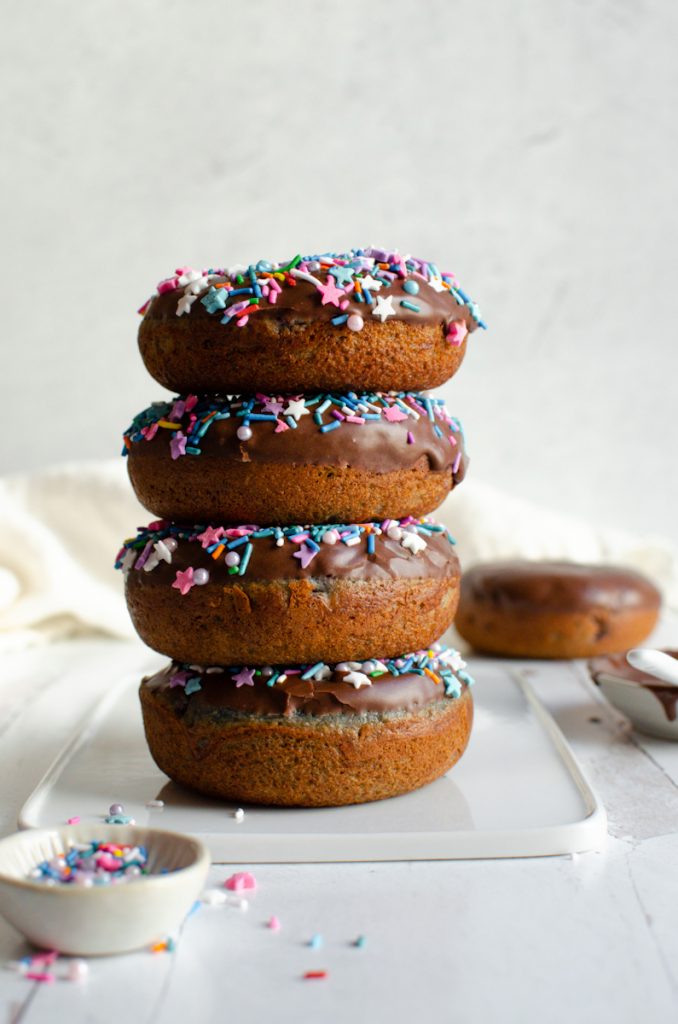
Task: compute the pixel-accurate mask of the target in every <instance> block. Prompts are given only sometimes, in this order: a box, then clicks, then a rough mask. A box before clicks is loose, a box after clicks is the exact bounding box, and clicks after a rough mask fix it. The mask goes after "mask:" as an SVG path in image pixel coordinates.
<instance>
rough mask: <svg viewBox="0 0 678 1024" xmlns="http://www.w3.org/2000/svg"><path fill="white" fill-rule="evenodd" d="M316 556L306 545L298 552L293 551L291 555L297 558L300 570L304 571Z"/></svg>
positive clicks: (315, 552)
mask: <svg viewBox="0 0 678 1024" xmlns="http://www.w3.org/2000/svg"><path fill="white" fill-rule="evenodd" d="M317 554H318V552H317V551H314V550H313V548H309V547H307V546H306V544H302V545H301V547H300V548H299V550H298V551H295V552H294V554H293V555H292V557H293V558H298V559H299V561H300V562H301V568H302V569H305V568H306V567H307V566H308V565H309V564H310V563H311V562H312V561H313V559H314V558H315V556H316V555H317Z"/></svg>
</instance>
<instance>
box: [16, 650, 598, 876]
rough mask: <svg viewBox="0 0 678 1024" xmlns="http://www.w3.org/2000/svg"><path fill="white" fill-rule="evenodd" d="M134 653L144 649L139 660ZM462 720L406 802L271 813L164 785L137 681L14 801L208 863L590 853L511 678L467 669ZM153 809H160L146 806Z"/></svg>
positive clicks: (550, 731)
mask: <svg viewBox="0 0 678 1024" xmlns="http://www.w3.org/2000/svg"><path fill="white" fill-rule="evenodd" d="M146 657H147V652H146ZM470 668H471V671H472V673H473V675H474V676H475V678H476V680H477V685H476V687H475V688H474V691H473V692H474V700H475V707H476V713H475V723H474V728H473V734H472V737H471V742H470V744H469V748H468V750H467V752H466V754H465V755H464V757H463V758H462V760H461V761H460V762H459V764H458V765H457V766H456V767H455V768H454V769H453V770H452V771H451V772H450V773H449V775H447V776H445V777H443V778H442V779H439V780H438V781H437V782H434V783H432V784H431V785H429V786H426V787H424V788H423V789H421V790H418V791H417V792H415V793H410V794H407V795H406V796H402V797H396V798H395V799H391V800H383V801H380V802H378V803H372V804H365V805H361V806H356V807H341V808H320V809H311V810H308V809H300V810H295V809H282V808H277V809H276V808H270V807H246V808H245V812H246V813H245V818H244V820H243V821H242V822H240V823H239V822H237V821H236V820H235V818H234V816H233V810H234V805H228V804H224V803H220V802H217V801H215V800H211V799H208V798H205V797H201V796H199V795H197V794H195V793H191V792H189V791H187V790H184V789H182V788H181V787H179V786H177V785H175V784H174V783H172V782H170V781H169V780H168V779H167V778H166V776H164V775H163V774H162V773H161V772H160V771H159V770H158V769H157V768H156V766H155V764H154V763H153V761H152V759H151V757H150V754H149V753H148V750H147V748H146V743H145V740H144V736H143V729H142V724H141V714H140V710H139V706H138V697H137V692H136V691H137V687H138V684H139V675H138V674H137V675H135V676H134V677H133V678H129V677H126V678H124V679H122V680H120V681H119V682H118V683H117V684H116V685H115V686H114V687H113V688H111V689H110V690H109V691H108V693H107V694H106V696H105V697H104V698H103V699H102V700H101V701H100V702H99V704H98V705H97V706H96V707H95V709H94V711H93V712H92V714H91V715H90V717H89V718H88V720H87V721H86V723H85V725H84V726H83V727H82V728H81V729H80V730H79V731H78V733H77V734H76V735H75V736H74V737H73V739H72V740H71V741H70V743H69V744H68V745H67V746H66V747H65V748H64V749H63V751H62V752H61V753H60V754H59V756H58V757H57V758H56V760H55V761H54V763H53V764H52V766H51V767H50V768H49V770H48V771H47V773H46V774H45V776H44V778H43V779H42V781H41V782H40V783H39V785H38V786H37V787H36V789H35V790H34V792H33V793H32V795H31V796H30V797H29V799H28V800H27V802H26V803H25V804H24V806H23V808H22V810H21V813H20V816H19V826H20V827H21V828H31V827H45V826H47V825H54V824H61V823H63V822H65V821H66V820H67V819H68V818H71V817H74V816H76V815H77V816H79V817H80V818H81V820H82V821H83V822H86V821H97V820H103V815H105V814H106V813H107V810H108V807H109V805H110V804H111V803H112V802H115V803H121V804H123V805H124V807H125V812H126V814H128V815H131V816H132V817H134V819H135V820H136V822H137V824H139V825H154V826H157V827H161V828H165V829H171V830H176V831H181V832H188V833H191V834H193V835H195V836H197V837H199V838H200V839H202V840H203V841H204V842H206V843H207V844H208V846H209V848H210V850H211V853H212V859H213V861H215V862H217V863H246V862H250V863H252V862H257V863H261V862H292V861H297V862H303V861H371V860H384V861H386V860H432V859H462V858H490V857H535V856H545V855H553V854H566V853H575V852H582V851H585V850H592V849H600V848H601V847H602V846H603V845H604V842H605V838H606V827H607V825H606V815H605V811H604V809H603V807H602V805H601V803H600V802H599V800H598V799H597V797H596V795H595V793H594V792H593V790H592V789H591V787H590V785H589V783H588V782H587V780H586V778H585V776H584V774H583V772H582V770H581V768H580V767H579V765H578V763H577V761H576V760H575V758H574V755H573V753H572V751H571V750H570V748H569V746H568V745H567V743H566V741H565V739H564V738H563V736H562V733H561V732H560V730H559V729H558V727H557V726H556V725H555V723H554V721H553V719H552V718H551V717H550V715H549V714H548V712H547V711H546V710H545V709H544V707H543V706H542V704H541V703H540V702H539V700H538V699H537V697H536V696H535V694H534V691H533V690H532V688H531V686H530V684H529V683H528V682H527V680H526V678H525V677H524V675H523V674H522V673H521V672H520V671H519V670H516V669H514V668H511V667H510V665H509V664H507V663H505V662H504V663H502V662H499V661H489V660H475V661H472V663H471V665H470ZM155 799H160V800H162V801H164V808H163V809H162V810H153V809H149V808H147V807H146V803H147V801H149V800H155Z"/></svg>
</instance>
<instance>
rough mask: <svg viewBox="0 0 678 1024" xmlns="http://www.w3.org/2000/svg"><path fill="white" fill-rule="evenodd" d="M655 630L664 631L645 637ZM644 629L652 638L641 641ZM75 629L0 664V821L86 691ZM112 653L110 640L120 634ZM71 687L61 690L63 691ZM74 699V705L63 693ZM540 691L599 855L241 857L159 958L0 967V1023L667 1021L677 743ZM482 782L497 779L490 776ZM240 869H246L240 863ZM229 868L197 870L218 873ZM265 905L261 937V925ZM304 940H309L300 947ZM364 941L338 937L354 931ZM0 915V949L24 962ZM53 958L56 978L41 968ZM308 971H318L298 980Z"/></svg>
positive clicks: (579, 686) (5, 821) (578, 688)
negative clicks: (578, 773)
mask: <svg viewBox="0 0 678 1024" xmlns="http://www.w3.org/2000/svg"><path fill="white" fill-rule="evenodd" d="M670 632H671V631H666V632H665V640H668V639H669V637H670ZM659 639H661V637H660V638H659ZM95 643H96V642H95V641H80V642H74V643H72V644H70V645H63V644H61V645H57V646H55V647H43V648H40V649H34V650H31V651H28V652H25V653H22V654H13V655H9V656H6V657H5V658H4V659H3V671H2V673H1V675H0V830H1V831H2V834H7V833H9V832H11V831H13V829H14V827H15V821H16V816H17V813H18V810H19V808H20V806H21V805H22V803H23V801H24V800H25V798H26V797H27V796H28V794H29V792H30V791H31V790H32V788H33V786H34V785H35V784H36V783H37V781H38V780H39V778H40V777H41V775H42V774H43V772H44V770H45V769H46V767H47V765H48V764H49V762H50V761H51V759H52V758H53V757H54V755H55V754H56V753H57V752H58V750H59V748H60V747H61V745H62V744H63V742H64V741H65V740H66V739H67V737H68V736H69V734H70V733H71V732H72V730H73V728H74V726H75V724H76V723H77V721H78V719H79V718H80V717H81V716H82V715H83V714H84V713H86V711H87V709H88V707H89V706H91V704H92V703H93V702H94V701H95V700H96V698H97V696H98V695H99V693H100V690H101V680H97V679H96V678H90V677H89V673H87V678H82V675H83V673H82V672H81V674H80V678H78V670H77V666H78V661H79V659H81V656H82V654H83V653H88V654H89V661H90V663H91V653H92V649H93V648H92V645H93V644H95ZM120 652H121V653H120V657H121V659H122V660H123V661H124V657H125V648H124V645H123V646H121V647H120ZM74 683H75V684H77V690H74ZM74 692H79V693H82V694H85V693H86V695H87V696H86V699H84V700H82V699H81V700H78V701H77V702H76V701H75V699H74ZM540 697H541V698H542V700H543V701H544V703H545V704H546V705H547V706H549V708H550V710H551V712H552V713H553V715H554V717H555V719H556V721H557V722H558V724H559V725H560V727H561V729H562V730H563V732H564V733H565V735H566V737H567V738H568V740H569V741H570V743H571V745H572V747H573V749H574V750H575V753H576V754H577V756H578V757H579V759H580V761H581V763H582V765H583V766H584V768H585V769H586V771H587V772H588V774H589V777H590V778H591V781H592V782H593V784H594V785H595V786H596V787H597V789H598V792H599V794H600V795H601V796H602V798H603V800H604V802H605V805H606V808H607V811H608V815H609V824H610V838H609V843H608V845H607V849H606V850H605V852H604V853H590V854H582V855H579V856H576V857H550V858H535V859H531V860H527V859H526V860H504V861H453V862H419V863H387V864H379V863H377V864H324V865H309V864H306V865H274V864H271V865H258V866H257V867H256V868H255V869H254V870H255V874H256V877H257V880H258V883H259V889H258V892H257V893H256V894H255V895H254V896H253V897H252V899H251V900H250V904H249V909H248V910H247V912H242V911H240V910H237V909H235V908H232V907H208V906H203V907H202V908H201V909H200V910H199V911H198V912H197V913H195V914H194V915H192V916H191V917H189V919H188V920H187V922H186V923H185V925H184V928H183V930H182V933H181V935H180V936H179V940H178V942H177V944H176V948H175V950H174V951H173V952H160V953H151V952H147V951H142V952H139V953H136V954H133V955H129V956H124V957H117V958H104V959H98V960H91V961H89V976H88V978H87V980H86V981H84V982H81V983H74V982H69V981H65V980H63V981H61V980H59V981H57V982H56V983H54V984H50V985H47V984H40V983H39V982H32V981H29V980H27V979H26V978H25V977H23V976H21V975H20V974H18V973H15V972H12V971H10V970H7V971H3V972H2V973H1V974H0V1020H7V1021H13V1022H17V1021H22V1022H26V1021H28V1022H30V1024H38V1022H50V1024H53V1022H55V1021H62V1020H68V1021H69V1024H80V1022H85V1021H86V1022H88V1024H98V1022H101V1024H104V1022H110V1021H115V1020H125V1021H132V1022H137V1021H138V1022H142V1024H151V1022H155V1021H163V1022H167V1024H173V1022H175V1021H176V1022H182V1024H184V1022H185V1021H186V1020H187V1019H190V1020H195V1021H208V1022H211V1021H215V1022H216V1021H221V1020H225V1019H230V1020H233V1021H237V1022H238V1024H246V1022H249V1021H257V1022H258V1021H262V1020H265V1019H267V1018H268V1017H275V1019H276V1021H279V1022H281V1024H285V1022H288V1021H289V1022H292V1021H295V1022H298V1021H306V1020H322V1021H323V1022H324V1024H332V1022H335V1021H337V1022H338V1021H342V1022H343V1021H351V1022H352V1024H356V1022H361V1021H374V1020H382V1019H384V1020H385V1019H387V1020H388V1021H389V1024H400V1022H403V1024H404V1022H408V1024H409V1022H411V1020H412V1018H413V1017H414V1016H421V1015H422V1013H423V1014H425V1016H426V1019H429V1020H434V1019H435V1020H443V1021H446V1020H450V1021H452V1020H454V1021H455V1022H476V1021H478V1022H481V1021H482V1022H483V1024H487V1022H492V1021H495V1020H496V1021H499V1020H501V1021H502V1022H512V1021H516V1022H518V1021H520V1022H521V1024H524V1022H529V1021H532V1020H536V1019H539V1018H541V1017H542V1016H544V1015H545V1016H546V1017H547V1019H548V1020H549V1022H550V1024H557V1022H560V1021H567V1022H568V1024H569V1022H570V1021H572V1020H576V1021H577V1022H578V1024H581V1022H587V1021H596V1022H597V1024H601V1022H605V1021H614V1022H615V1024H623V1022H627V1021H628V1022H634V1024H635V1022H636V1021H638V1020H641V1019H642V1020H648V1021H652V1022H663V1021H674V1020H675V1018H676V1011H677V1010H678V929H676V928H675V907H676V904H677V902H678V874H677V873H676V870H675V864H676V861H677V859H678V746H677V745H673V744H671V743H667V742H662V741H659V740H651V739H649V738H645V737H640V736H638V735H636V734H634V733H632V732H631V731H630V729H629V727H628V724H627V723H626V722H625V721H624V720H623V719H622V718H621V717H620V716H619V715H618V713H617V712H615V711H614V710H613V709H611V708H610V707H609V706H608V705H606V704H605V703H604V702H603V701H602V698H601V697H600V696H599V695H598V693H597V692H596V691H595V690H594V689H593V688H592V687H590V686H588V685H587V684H586V682H585V681H584V679H583V677H582V678H581V680H577V679H576V678H575V677H573V680H572V684H571V687H570V689H569V690H568V692H567V693H566V695H565V696H563V691H562V688H559V691H558V699H557V701H554V700H551V701H550V700H549V695H548V694H547V693H545V692H544V691H543V689H542V691H541V692H540ZM498 784H500V782H499V780H498ZM243 867H247V865H243ZM232 870H233V868H232V867H227V866H220V867H214V868H213V869H212V875H211V881H212V883H213V884H217V885H218V884H221V883H222V882H223V881H224V879H225V878H226V877H227V876H228V874H230V873H231V872H232ZM271 915H276V916H277V917H278V918H279V919H280V922H281V925H282V927H281V930H280V931H278V932H274V931H271V930H269V929H268V928H267V927H266V922H267V921H268V919H269V918H270V917H271ZM314 934H320V935H321V936H322V946H321V948H319V949H312V948H310V947H309V945H308V941H309V939H310V938H311V936H313V935H314ZM359 935H364V936H365V945H364V946H363V947H362V948H358V947H356V946H355V945H354V940H355V939H356V938H357V936H359ZM28 952H29V950H28V947H27V946H26V945H25V943H24V942H23V940H22V939H21V938H20V937H19V936H18V935H17V934H16V933H15V932H14V931H13V930H12V929H11V928H10V927H9V925H6V924H5V923H4V922H3V921H2V920H1V919H0V961H2V962H3V963H4V964H8V963H10V962H11V961H15V960H16V959H17V958H19V957H21V956H24V955H26V954H27V953H28ZM65 966H66V961H64V965H63V968H60V965H59V963H57V974H58V973H59V970H60V969H64V968H65ZM309 970H321V971H322V970H324V971H327V977H325V978H322V979H318V980H304V979H303V974H304V973H305V972H306V971H309Z"/></svg>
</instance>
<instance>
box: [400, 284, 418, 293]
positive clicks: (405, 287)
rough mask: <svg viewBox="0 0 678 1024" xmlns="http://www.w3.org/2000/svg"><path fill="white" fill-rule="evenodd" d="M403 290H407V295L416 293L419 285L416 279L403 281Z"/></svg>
mask: <svg viewBox="0 0 678 1024" xmlns="http://www.w3.org/2000/svg"><path fill="white" fill-rule="evenodd" d="M403 291H404V292H407V294H408V295H418V294H419V285H418V284H417V282H416V281H405V283H404V285H403Z"/></svg>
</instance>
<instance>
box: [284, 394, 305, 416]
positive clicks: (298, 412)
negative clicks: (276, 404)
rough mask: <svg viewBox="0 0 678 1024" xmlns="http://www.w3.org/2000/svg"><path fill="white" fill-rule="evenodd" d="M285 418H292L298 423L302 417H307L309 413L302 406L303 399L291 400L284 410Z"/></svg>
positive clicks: (303, 405)
mask: <svg viewBox="0 0 678 1024" xmlns="http://www.w3.org/2000/svg"><path fill="white" fill-rule="evenodd" d="M285 415H286V416H294V418H295V420H296V421H297V422H299V420H300V419H301V417H302V416H308V415H309V411H308V409H307V408H306V405H305V404H304V400H303V398H293V399H291V400H290V401H289V402H288V403H287V408H286V409H285Z"/></svg>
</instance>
